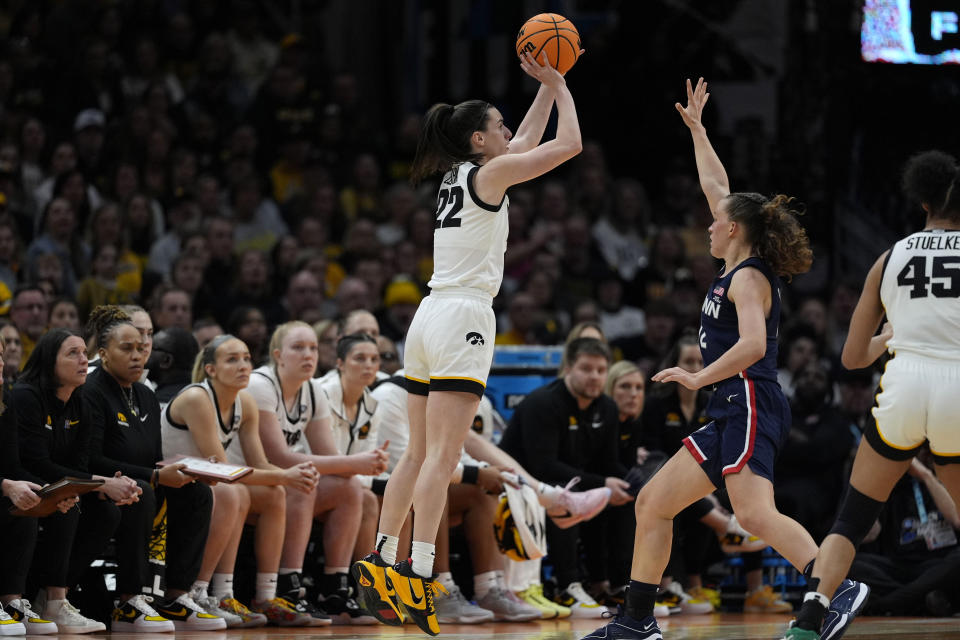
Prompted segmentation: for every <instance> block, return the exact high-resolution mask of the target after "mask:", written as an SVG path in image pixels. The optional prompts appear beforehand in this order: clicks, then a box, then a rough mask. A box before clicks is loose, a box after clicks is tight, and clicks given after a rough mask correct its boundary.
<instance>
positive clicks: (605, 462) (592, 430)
mask: <svg viewBox="0 0 960 640" xmlns="http://www.w3.org/2000/svg"><path fill="white" fill-rule="evenodd" d="M619 439H620V422H619V415H618V413H617V405H616V404H615V403H614V402H613V400H612V399H610V398H609V397H607V396H604V395H602V396H600V397H599V398H597V399H596V400H594V401H593V402H591V403H590V405H589V406H588V407H587V408H586V409H583V410H581V409H580V407H579V406H578V405H577V400H576V398H574V397H573V395H572V394H571V393H570V391H569V390H568V389H567V385H566V383H565V382H564V380H563V378H560V379H558V380H555V381H553V382H551V383H549V384H547V385H546V386H543V387H540V388H539V389H536V390H534V391H533V392H532V393H531V394H530V395H528V396H527V397H526V398H524V399H523V402H521V403H520V404H519V405H518V406H517V408H516V410H515V411H514V413H513V417H512V418H511V420H510V424H509V426H508V427H507V429H506V431H504V433H503V439H502V440H501V441H500V447H501V448H502V449H503V450H504V451H506V452H507V453H509V454H510V455H511V456H513V457H514V458H516V460H517V462H519V463H520V464H522V465H523V467H524V468H525V469H526V470H527V471H529V472H530V473H531V474H532V475H533V476H534V477H536V478H538V479H540V480H542V481H544V482H548V483H552V484H565V483H566V482H568V481H569V480H570V479H571V478H573V477H574V476H580V488H582V489H594V488H597V487H602V486H603V485H604V481H605V480H606V478H608V477H617V478H622V477H624V475H626V472H627V470H626V468H625V467H624V466H623V465H621V464H620V461H619V458H618V445H619Z"/></svg>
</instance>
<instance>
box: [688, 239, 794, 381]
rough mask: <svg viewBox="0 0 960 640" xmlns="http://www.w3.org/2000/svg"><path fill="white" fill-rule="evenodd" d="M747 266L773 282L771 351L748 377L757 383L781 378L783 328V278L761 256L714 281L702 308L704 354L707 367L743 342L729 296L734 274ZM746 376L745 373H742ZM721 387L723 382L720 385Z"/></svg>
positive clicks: (748, 372)
mask: <svg viewBox="0 0 960 640" xmlns="http://www.w3.org/2000/svg"><path fill="white" fill-rule="evenodd" d="M744 267H753V268H755V269H757V270H758V271H759V272H760V273H762V274H763V275H764V276H766V278H767V280H768V281H769V282H770V289H771V297H772V300H771V303H770V315H769V316H768V317H767V352H766V353H765V354H764V356H763V358H762V359H761V360H760V361H759V362H756V363H754V364H753V365H751V366H750V367H749V368H748V369H747V376H748V377H750V378H752V379H754V380H773V381H776V379H777V333H778V330H779V327H780V278H778V277H777V275H776V274H775V273H774V272H773V271H772V270H771V269H770V267H769V266H768V265H767V263H766V262H764V261H763V260H761V259H760V258H757V257H751V258H747V259H746V260H744V261H743V262H741V263H740V264H738V265H737V266H736V267H734V268H733V269H732V270H731V271H730V273H723V272H721V273H720V274H719V275H718V276H717V277H716V278H715V279H714V281H713V285H712V286H711V287H710V291H709V292H707V297H706V298H704V300H703V307H701V309H700V352H701V353H702V354H703V365H704V366H708V365H710V364H711V363H713V362H714V361H716V360H717V359H718V358H719V357H720V356H722V355H723V354H724V353H726V352H727V351H728V350H729V349H730V347H732V346H733V345H734V344H736V342H737V340H739V339H740V329H739V326H738V324H737V307H736V305H735V304H734V303H733V301H732V300H730V299H729V298H728V297H727V294H729V293H730V283H731V281H732V280H733V274H735V273H736V272H737V271H739V270H740V269H743V268H744ZM741 376H742V372H741ZM717 384H720V383H717Z"/></svg>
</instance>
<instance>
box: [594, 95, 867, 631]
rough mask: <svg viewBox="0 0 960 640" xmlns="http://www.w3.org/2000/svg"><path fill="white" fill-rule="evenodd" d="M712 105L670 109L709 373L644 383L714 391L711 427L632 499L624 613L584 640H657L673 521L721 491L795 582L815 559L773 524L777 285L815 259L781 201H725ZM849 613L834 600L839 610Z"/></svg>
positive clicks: (778, 394) (779, 409) (734, 196)
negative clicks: (687, 186) (693, 226)
mask: <svg viewBox="0 0 960 640" xmlns="http://www.w3.org/2000/svg"><path fill="white" fill-rule="evenodd" d="M709 97H710V94H708V93H707V85H706V83H705V82H704V81H703V78H700V80H699V81H698V82H697V86H696V88H693V87H692V86H691V84H690V81H689V80H688V81H687V106H686V107H683V106H681V105H680V104H679V103H677V105H676V108H677V111H679V112H680V115H681V116H682V117H683V121H684V123H685V124H686V125H687V127H689V128H690V133H691V135H692V137H693V146H694V151H695V154H696V161H697V170H698V172H699V174H700V186H701V187H702V189H703V192H704V195H705V196H706V197H707V201H708V203H709V205H710V211H711V213H712V214H713V223H712V224H711V225H710V228H709V232H710V253H711V255H713V256H714V257H715V258H720V259H722V260H723V261H724V266H723V269H722V270H721V271H720V273H719V274H718V275H717V277H716V278H715V279H714V281H713V285H712V286H711V289H710V291H708V292H707V296H706V298H705V300H704V302H703V307H702V309H701V314H700V319H701V326H700V349H701V351H702V353H703V360H704V364H705V365H706V366H705V367H704V368H703V369H702V370H700V371H698V372H695V373H694V372H690V371H687V370H686V369H683V368H680V367H671V368H669V369H665V370H663V371H660V372H659V373H657V374H656V375H654V376H653V377H652V380H654V381H655V382H678V383H680V384H682V385H683V386H685V387H687V388H688V389H699V388H700V387H704V386H707V385H714V388H715V391H714V394H713V396H712V398H711V401H710V404H709V405H708V406H707V415H709V416H710V417H711V418H713V421H712V422H710V423H708V424H707V425H706V426H704V427H703V428H701V429H700V430H698V431H696V432H694V433H693V434H691V435H690V436H689V437H687V438H685V439H684V441H683V442H684V445H685V448H683V449H680V451H678V452H677V453H676V454H675V455H674V456H673V458H671V459H670V460H669V461H668V462H667V463H666V464H665V465H664V466H663V468H662V469H661V470H660V471H659V472H657V474H656V475H655V476H654V477H653V478H652V479H651V480H650V481H649V482H648V483H647V484H646V485H645V486H644V488H643V489H642V490H641V491H640V494H639V495H638V496H637V503H636V511H637V531H636V537H635V539H634V549H633V567H632V569H631V572H630V578H631V580H630V585H629V587H628V590H627V594H626V603H625V605H626V606H625V611H624V612H623V614H622V615H618V616H616V617H615V618H614V620H613V621H612V622H610V623H609V624H608V625H607V626H606V627H601V628H600V629H598V630H597V631H595V632H593V633H592V634H590V635H588V636H586V638H624V639H626V638H630V639H635V640H658V639H660V638H662V637H663V636H662V635H661V633H660V629H659V627H658V625H657V621H656V620H655V619H654V617H653V607H654V601H655V599H656V596H657V589H658V585H659V583H660V580H661V578H662V576H663V571H664V569H665V568H666V566H667V561H668V560H669V556H670V545H671V542H672V537H673V519H674V517H675V516H676V515H677V514H678V513H679V512H680V511H682V510H683V509H684V508H685V507H687V506H688V505H690V504H692V503H693V502H695V501H696V500H699V499H700V498H702V497H704V496H706V495H707V494H709V493H712V492H713V491H714V490H715V489H717V488H719V487H721V486H723V485H724V484H726V488H727V492H728V494H729V496H730V502H731V504H732V506H733V510H734V512H735V513H736V516H737V520H738V521H739V522H740V523H741V525H742V526H743V527H744V528H745V529H747V530H748V531H750V532H752V533H753V534H754V535H757V536H759V537H761V538H763V539H764V540H766V541H767V542H768V543H770V544H771V545H772V546H773V548H774V549H776V550H777V551H778V552H779V553H780V554H782V555H783V556H784V557H785V558H786V559H787V560H788V561H790V563H791V564H793V566H794V567H796V568H797V569H798V570H799V571H803V570H804V569H805V568H807V567H808V565H810V564H812V563H811V560H812V559H813V557H814V556H815V555H816V544H815V543H814V541H813V539H812V538H811V537H810V534H808V533H807V532H806V531H805V530H804V529H803V527H802V526H800V524H798V523H797V522H795V521H794V520H792V519H790V518H788V517H786V516H784V515H783V514H781V513H779V512H778V511H777V508H776V505H775V504H774V499H773V467H774V462H775V460H776V456H777V451H778V449H779V447H780V446H781V445H782V443H783V442H784V441H785V439H786V435H787V431H788V429H789V428H790V408H789V405H788V404H787V401H786V398H784V396H783V392H782V391H781V390H780V385H779V384H778V383H777V332H778V328H779V327H778V325H779V321H780V291H779V288H780V279H779V277H778V276H782V275H784V276H791V275H794V274H797V273H803V272H805V271H807V270H808V269H809V268H810V264H811V262H812V260H813V254H812V252H811V250H810V247H809V243H808V240H807V236H806V233H805V232H804V230H803V229H802V228H801V227H800V225H799V224H798V223H797V221H796V219H795V217H794V212H793V211H792V210H791V209H790V202H791V199H790V198H788V197H787V196H783V195H778V196H776V197H774V198H772V199H768V198H766V197H764V196H762V195H760V194H758V193H731V192H730V186H729V181H728V179H727V174H726V171H725V170H724V168H723V164H721V162H720V159H719V158H718V157H717V154H716V152H715V151H714V150H713V147H712V146H711V144H710V141H709V139H708V138H707V132H706V129H705V128H704V127H703V124H702V123H701V121H700V116H701V114H702V112H703V107H704V105H705V104H706V102H707V99H708V98H709ZM849 586H850V588H851V589H855V590H857V591H859V589H860V588H861V587H863V588H866V587H865V586H864V585H859V584H857V583H851V585H849ZM847 602H848V600H847V599H846V598H840V599H838V601H837V604H836V606H840V605H841V604H846V603H847ZM845 611H846V609H845ZM847 613H850V612H849V611H847ZM849 618H850V619H852V615H850V616H849ZM845 619H847V618H845ZM839 631H840V632H842V629H840V630H839Z"/></svg>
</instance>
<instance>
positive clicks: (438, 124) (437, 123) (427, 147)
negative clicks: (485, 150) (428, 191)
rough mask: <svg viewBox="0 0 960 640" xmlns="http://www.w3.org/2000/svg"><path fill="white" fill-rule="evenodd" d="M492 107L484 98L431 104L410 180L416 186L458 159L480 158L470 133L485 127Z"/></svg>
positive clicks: (421, 133) (424, 120) (460, 160)
mask: <svg viewBox="0 0 960 640" xmlns="http://www.w3.org/2000/svg"><path fill="white" fill-rule="evenodd" d="M489 109H490V103H489V102H484V101H483V100H467V101H466V102H461V103H460V104H458V105H457V106H453V105H449V104H446V103H443V102H441V103H438V104H435V105H433V106H432V107H430V109H429V110H428V111H427V114H426V115H425V116H424V117H423V127H422V128H421V130H420V139H419V140H418V141H417V154H416V156H415V157H414V159H413V166H412V167H411V169H410V182H412V183H413V184H414V185H416V184H419V183H420V182H421V181H422V180H423V179H424V178H427V177H429V176H431V175H433V174H434V173H437V172H440V171H446V170H447V169H449V168H450V167H451V166H452V165H454V164H456V163H458V162H466V161H468V160H473V161H476V160H479V159H480V158H481V154H478V153H474V152H473V149H472V147H471V146H470V136H472V135H473V132H474V131H482V130H483V129H484V127H485V126H486V122H487V111H488V110H489Z"/></svg>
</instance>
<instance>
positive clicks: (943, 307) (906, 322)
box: [880, 229, 960, 361]
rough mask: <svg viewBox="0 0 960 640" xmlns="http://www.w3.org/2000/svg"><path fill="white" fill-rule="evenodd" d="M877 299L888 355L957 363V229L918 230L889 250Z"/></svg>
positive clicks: (959, 273) (959, 253)
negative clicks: (889, 331) (887, 333)
mask: <svg viewBox="0 0 960 640" xmlns="http://www.w3.org/2000/svg"><path fill="white" fill-rule="evenodd" d="M882 278H883V279H882V281H881V283H880V299H881V301H882V302H883V307H884V309H885V311H886V312H887V319H888V320H889V321H890V322H891V324H893V329H894V331H893V338H892V339H891V340H890V342H888V343H887V347H888V348H889V349H890V350H891V351H893V352H894V353H910V354H915V355H919V356H924V357H928V358H935V359H942V360H957V361H960V231H946V230H943V229H932V230H928V231H918V232H917V233H914V234H911V235H909V236H907V237H906V238H904V239H903V240H900V241H899V242H897V244H895V245H894V246H893V248H892V249H891V250H890V254H889V255H888V256H887V261H886V264H885V265H884V269H883V276H882Z"/></svg>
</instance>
